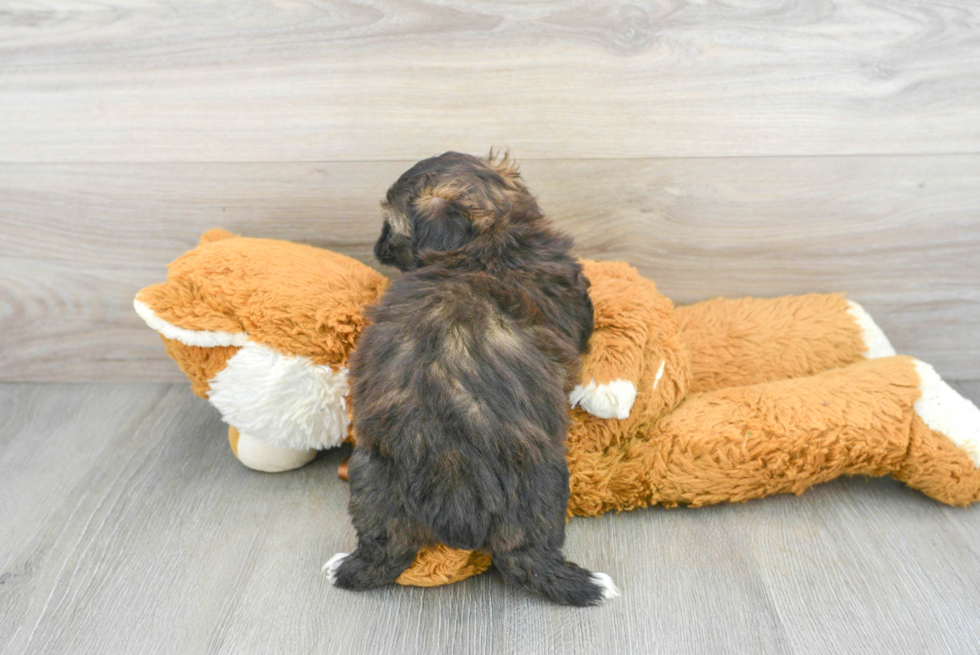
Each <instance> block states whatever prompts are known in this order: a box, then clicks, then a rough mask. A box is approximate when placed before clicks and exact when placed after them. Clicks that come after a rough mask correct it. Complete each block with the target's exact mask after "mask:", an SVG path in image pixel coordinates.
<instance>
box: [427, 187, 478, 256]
mask: <svg viewBox="0 0 980 655" xmlns="http://www.w3.org/2000/svg"><path fill="white" fill-rule="evenodd" d="M445 186H448V185H445ZM445 186H440V187H435V188H433V189H430V190H427V191H423V193H422V194H420V195H419V197H418V198H416V200H415V209H416V217H415V220H413V222H412V246H413V249H414V251H415V252H416V253H419V255H420V256H421V253H423V252H424V251H427V250H428V251H433V252H446V251H448V250H456V249H457V248H462V247H463V246H465V245H466V244H467V243H469V242H470V241H472V240H473V238H474V237H476V235H477V231H478V229H479V228H477V227H476V226H475V225H474V224H473V219H472V217H473V215H474V213H473V211H472V209H471V208H470V206H469V205H468V204H467V203H466V202H465V201H461V198H460V194H459V193H458V192H457V191H456V190H454V189H448V188H445Z"/></svg>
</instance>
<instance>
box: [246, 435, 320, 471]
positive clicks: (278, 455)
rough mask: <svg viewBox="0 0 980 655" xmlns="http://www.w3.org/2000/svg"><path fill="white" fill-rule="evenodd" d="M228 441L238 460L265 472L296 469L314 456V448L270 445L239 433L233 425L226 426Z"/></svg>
mask: <svg viewBox="0 0 980 655" xmlns="http://www.w3.org/2000/svg"><path fill="white" fill-rule="evenodd" d="M228 442H229V443H230V444H231V451H232V452H233V453H235V457H237V458H238V461H240V462H241V463H242V464H244V465H245V466H247V467H249V468H250V469H254V470H256V471H265V472H266V473H279V472H280V471H291V470H293V469H298V468H299V467H301V466H303V465H305V464H308V463H309V462H311V461H312V460H313V458H315V457H316V450H313V449H310V450H290V449H289V448H279V447H277V446H270V445H269V444H267V443H265V442H264V441H259V440H258V439H255V438H254V437H250V436H249V435H247V434H242V433H240V432H239V431H238V429H237V428H235V427H233V426H228Z"/></svg>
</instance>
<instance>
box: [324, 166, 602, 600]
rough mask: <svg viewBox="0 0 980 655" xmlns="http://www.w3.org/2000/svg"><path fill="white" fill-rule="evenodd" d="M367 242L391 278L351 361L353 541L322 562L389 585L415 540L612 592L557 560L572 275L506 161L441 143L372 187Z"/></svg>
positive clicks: (583, 331) (564, 481) (408, 559)
mask: <svg viewBox="0 0 980 655" xmlns="http://www.w3.org/2000/svg"><path fill="white" fill-rule="evenodd" d="M382 208H383V210H384V213H385V221H384V228H383V230H382V233H381V237H380V238H379V239H378V242H377V244H376V245H375V250H374V252H375V254H376V256H377V258H378V259H379V260H380V261H381V262H382V263H383V264H389V265H393V266H396V267H398V268H399V269H401V270H402V271H403V272H404V275H402V276H401V277H399V278H397V279H396V280H395V281H394V282H393V283H392V285H391V287H390V289H389V290H388V292H387V293H386V294H385V296H384V297H383V298H382V299H381V301H380V302H379V304H378V305H376V306H375V307H373V308H372V309H371V310H370V312H369V320H370V324H369V327H367V328H366V329H365V330H364V332H363V334H362V335H361V337H360V342H359V343H358V346H357V349H356V350H355V352H354V354H353V356H352V357H351V360H350V382H351V390H352V402H353V407H354V417H355V418H354V429H355V432H356V434H357V446H356V448H355V449H354V452H353V454H352V455H351V458H350V469H349V472H350V473H349V474H350V490H351V501H350V513H351V517H352V520H353V524H354V527H355V528H356V530H357V536H358V543H357V549H356V550H355V551H354V552H353V553H352V554H350V555H347V554H344V553H339V554H337V555H335V556H334V557H333V558H332V559H331V560H330V562H328V563H327V565H326V566H325V567H324V568H325V569H326V570H327V571H328V575H329V576H330V579H331V581H332V582H333V583H334V584H335V585H337V586H339V587H344V588H347V589H366V588H369V587H375V586H378V585H384V584H390V583H392V582H394V581H395V579H396V578H397V577H398V576H399V574H401V572H402V571H404V570H405V569H406V568H407V567H408V566H409V565H410V564H411V563H412V561H413V559H414V558H415V555H416V553H417V551H418V550H419V548H420V547H421V546H425V545H432V544H436V543H439V542H442V543H445V544H447V545H449V546H452V547H454V548H465V549H480V550H484V551H487V552H489V553H490V554H491V555H492V556H493V563H494V565H495V566H496V568H497V569H498V570H499V571H500V572H501V573H502V574H503V575H504V576H505V577H506V578H508V579H510V580H512V581H514V582H516V583H518V584H522V585H524V586H526V587H529V588H531V589H533V590H535V591H537V592H539V593H541V594H543V595H544V596H546V597H548V598H550V599H552V600H554V601H557V602H559V603H566V604H570V605H593V604H596V603H599V602H601V601H602V600H604V599H606V598H609V597H611V596H613V595H615V594H616V593H617V592H616V588H615V586H614V585H613V584H612V581H611V580H610V579H609V577H608V576H606V575H604V574H601V573H596V574H594V573H590V572H589V571H586V570H585V569H582V568H580V567H579V566H577V565H575V564H573V563H571V562H567V561H565V558H564V557H563V556H562V551H561V549H562V545H563V543H564V540H565V508H566V505H567V503H568V468H567V465H566V462H565V446H564V443H565V436H566V432H567V427H568V401H567V398H568V392H569V391H570V390H571V388H572V387H573V386H574V385H575V384H576V383H577V381H578V377H579V370H580V359H581V355H582V354H583V353H584V352H585V351H586V347H587V344H588V340H589V336H590V335H591V333H592V320H593V317H592V303H591V301H590V300H589V296H588V281H587V280H586V279H585V277H584V276H583V275H582V270H581V267H580V266H579V264H578V263H577V262H576V261H575V259H573V258H572V256H571V255H570V254H569V251H570V250H571V248H572V239H571V238H570V237H567V236H565V235H563V234H561V233H559V232H557V231H556V230H554V229H553V228H552V227H551V225H550V223H549V221H548V220H547V219H546V218H545V217H544V216H543V215H542V213H541V211H540V210H539V209H538V205H537V202H536V201H535V199H534V197H533V196H532V195H531V194H530V193H529V192H528V190H527V188H526V187H525V186H524V183H523V182H522V180H521V178H520V175H519V174H518V171H517V169H516V167H515V166H514V165H513V164H512V162H511V161H510V160H509V159H508V158H507V157H504V158H495V157H494V156H493V154H492V153H491V156H490V157H489V158H487V159H480V158H477V157H472V156H469V155H463V154H459V153H454V152H447V153H445V154H443V155H440V156H438V157H433V158H431V159H426V160H424V161H422V162H419V163H418V164H416V165H415V166H413V167H412V168H411V169H410V170H409V171H408V172H406V173H405V174H404V175H402V176H401V178H399V179H398V181H397V182H395V184H394V185H393V186H392V187H391V188H390V189H389V190H388V195H387V199H386V200H385V201H384V202H383V203H382Z"/></svg>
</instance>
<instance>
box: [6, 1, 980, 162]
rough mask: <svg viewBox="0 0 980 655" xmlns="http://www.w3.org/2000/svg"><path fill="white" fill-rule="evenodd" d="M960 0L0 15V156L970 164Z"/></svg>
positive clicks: (10, 10) (32, 10) (116, 5)
mask: <svg viewBox="0 0 980 655" xmlns="http://www.w3.org/2000/svg"><path fill="white" fill-rule="evenodd" d="M978 21H980V5H978V4H977V3H976V2H975V1H974V0H946V1H944V2H942V3H936V2H921V1H920V0H889V1H888V2H879V1H868V0H835V1H827V2H769V1H762V0H737V1H734V2H683V1H681V0H657V1H654V2H636V3H630V4H624V3H620V2H612V1H609V0H603V1H599V2H580V1H576V2H561V1H558V0H546V1H545V2H495V1H493V0H464V1H462V2H454V3H451V4H448V3H444V2H438V1H429V2H426V1H420V2H406V1H404V0H378V1H376V2H375V1H372V2H364V1H363V0H353V1H351V0H325V1H323V2H307V1H301V0H295V1H291V2H272V1H271V0H265V1H252V2H236V3H234V5H232V6H227V5H225V4H224V3H215V2H206V1H201V0H197V1H175V0H169V1H164V2H151V1H150V0H102V1H101V2H91V3H70V4H69V3H55V4H53V5H52V4H51V3H46V2H31V1H27V2H18V3H15V4H14V5H13V6H8V7H6V8H5V9H4V10H3V14H2V20H0V161H5V162H64V161H74V162H95V161H126V162H150V161H153V162H158V161H216V162H222V161H244V162H252V161H364V160H374V161H377V160H385V161H388V160H395V159H417V158H420V157H422V156H425V155H428V154H430V153H432V152H436V151H442V150H447V149H457V150H469V151H473V150H476V151H482V150H485V149H486V148H487V147H488V146H489V145H491V144H496V145H509V146H511V147H513V148H514V149H515V150H516V151H517V152H518V153H519V154H520V155H521V156H523V157H528V158H539V159H540V158H551V159H553V158H617V157H634V158H638V157H666V156H671V157H679V156H721V155H726V156H735V155H752V156H758V155H826V154H833V155H836V154H869V153H871V154H875V153H877V154H881V153H965V152H980V150H978V147H977V146H978V143H980V103H977V102H976V98H977V97H978V94H980V32H978V30H977V28H976V25H977V23H978Z"/></svg>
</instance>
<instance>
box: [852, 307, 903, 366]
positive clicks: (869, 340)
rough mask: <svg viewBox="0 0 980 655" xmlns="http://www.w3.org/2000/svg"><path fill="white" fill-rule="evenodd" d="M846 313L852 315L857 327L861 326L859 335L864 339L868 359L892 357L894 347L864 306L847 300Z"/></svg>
mask: <svg viewBox="0 0 980 655" xmlns="http://www.w3.org/2000/svg"><path fill="white" fill-rule="evenodd" d="M847 313H848V314H850V315H851V316H852V317H854V320H855V321H857V324H858V327H859V328H861V337H862V338H863V339H864V347H865V348H867V349H868V352H867V353H866V354H865V357H866V358H868V359H879V358H881V357H894V356H895V348H893V347H892V343H891V341H889V340H888V337H886V336H885V333H884V332H883V331H882V330H881V328H880V327H878V324H877V323H875V321H874V319H873V318H871V314H869V313H868V312H866V311H865V310H864V307H862V306H861V305H859V304H857V303H856V302H854V301H853V300H848V301H847Z"/></svg>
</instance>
